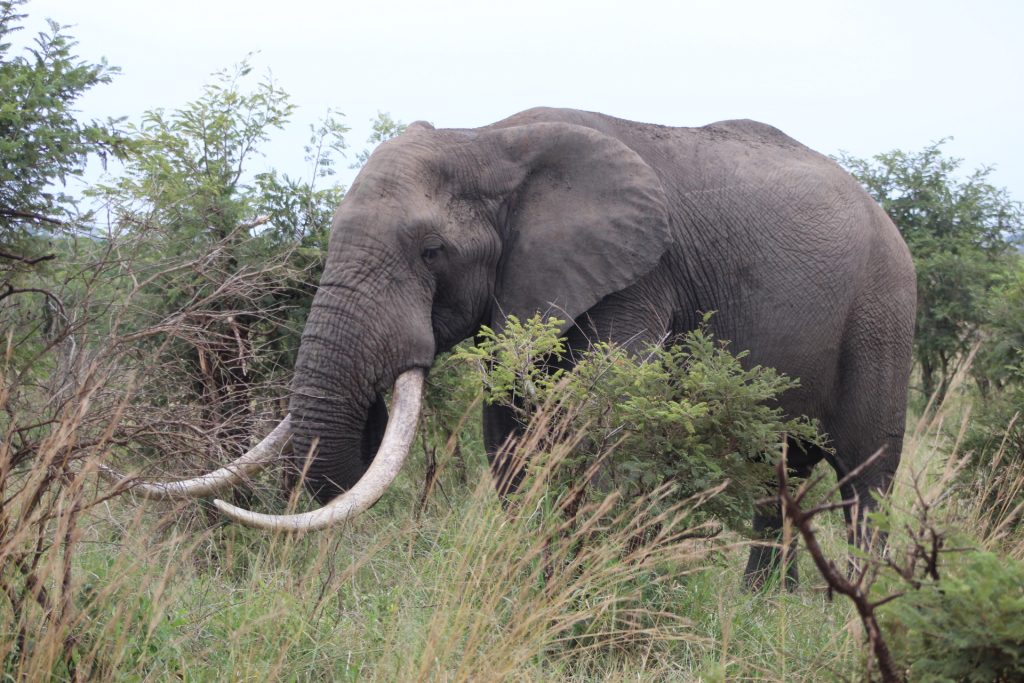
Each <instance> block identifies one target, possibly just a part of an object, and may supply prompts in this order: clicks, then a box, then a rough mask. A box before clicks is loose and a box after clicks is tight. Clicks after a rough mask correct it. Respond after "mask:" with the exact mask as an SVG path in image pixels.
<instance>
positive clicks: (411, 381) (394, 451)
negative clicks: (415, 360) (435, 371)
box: [213, 368, 426, 531]
mask: <svg viewBox="0 0 1024 683" xmlns="http://www.w3.org/2000/svg"><path fill="white" fill-rule="evenodd" d="M425 375H426V372H425V371H424V370H423V369H422V368H415V369H413V370H407V371H405V372H403V373H402V374H401V375H399V376H398V379H396V380H395V388H394V392H393V395H392V399H391V417H390V418H389V419H388V426H387V429H386V430H385V431H384V439H383V441H381V444H380V448H379V449H378V450H377V455H376V456H375V457H374V458H373V462H372V463H371V464H370V467H369V469H367V470H366V473H365V474H363V476H362V478H360V479H359V481H358V482H356V485H355V486H353V487H352V488H351V489H349V490H348V491H346V492H345V493H343V494H341V495H340V496H337V497H336V498H335V499H334V500H332V501H330V502H329V503H327V504H326V505H324V506H323V507H322V508H320V509H319V510H313V511H311V512H304V513H300V514H295V515H265V514H261V513H258V512H250V511H249V510H243V509H242V508H238V507H235V506H234V505H231V504H229V503H226V502H224V501H223V500H215V501H213V504H214V505H216V506H217V509H218V510H220V511H221V512H222V513H223V514H224V515H225V516H227V517H229V518H231V519H233V520H234V521H236V522H239V523H241V524H245V525H246V526H251V527H255V528H257V529H266V530H269V531H315V530H318V529H326V528H327V527H330V526H333V525H336V524H339V523H341V522H343V521H345V520H347V519H350V518H352V517H355V516H356V515H358V514H359V513H361V512H363V511H365V510H367V509H368V508H369V507H370V506H371V505H373V504H374V503H376V502H377V499H378V498H380V497H381V496H382V495H384V491H386V490H387V488H388V486H389V485H390V484H391V482H392V481H394V480H395V477H396V476H398V472H399V470H401V469H402V464H403V463H404V462H405V459H406V457H407V456H408V455H409V450H410V447H411V446H412V442H413V439H414V438H415V437H416V422H417V420H418V419H419V413H420V403H421V402H422V399H423V381H424V377H425Z"/></svg>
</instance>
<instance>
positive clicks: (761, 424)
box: [456, 316, 822, 529]
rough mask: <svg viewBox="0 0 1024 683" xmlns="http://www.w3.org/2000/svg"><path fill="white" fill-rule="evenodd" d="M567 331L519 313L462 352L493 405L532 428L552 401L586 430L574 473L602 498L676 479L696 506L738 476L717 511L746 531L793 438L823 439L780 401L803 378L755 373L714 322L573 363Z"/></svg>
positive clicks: (601, 347) (598, 351) (594, 351)
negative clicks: (633, 349) (636, 349)
mask: <svg viewBox="0 0 1024 683" xmlns="http://www.w3.org/2000/svg"><path fill="white" fill-rule="evenodd" d="M561 326H562V321H560V320H557V319H554V318H549V319H547V320H542V319H541V318H540V316H535V317H534V318H532V319H530V320H528V321H526V322H521V321H519V320H518V319H516V318H515V317H513V316H510V318H509V320H508V322H507V324H506V326H505V328H504V329H503V330H502V331H500V332H496V331H494V330H492V329H490V328H487V327H485V328H483V330H482V332H481V334H480V338H479V340H478V343H477V345H476V346H474V347H464V348H462V349H460V350H458V351H457V352H456V356H457V357H459V358H461V359H464V360H466V361H469V362H470V363H471V364H472V365H473V366H474V367H475V368H476V369H477V372H478V373H479V374H480V376H481V377H482V379H483V383H484V388H485V399H486V400H487V401H488V402H489V403H491V404H501V405H505V406H509V407H511V408H512V409H513V411H515V413H516V415H517V417H518V419H519V420H520V421H521V422H522V424H524V425H525V424H527V423H529V421H530V419H531V417H532V416H534V415H535V414H536V413H537V412H538V411H539V410H541V409H542V408H543V407H544V406H547V405H558V406H560V407H561V409H562V410H563V411H564V412H565V414H566V415H567V416H568V420H569V422H571V423H572V425H573V427H571V428H569V431H572V432H573V433H583V432H585V433H586V436H585V437H584V438H582V439H581V440H580V441H579V443H578V445H577V447H576V456H575V458H576V465H575V467H570V468H566V471H567V474H568V476H569V477H570V479H571V481H572V482H580V481H587V480H588V479H589V480H590V481H591V482H592V483H593V484H594V485H595V486H592V487H591V488H592V489H596V492H597V494H598V495H602V494H603V493H606V492H607V489H610V488H614V489H618V490H619V491H621V492H622V493H623V494H625V498H626V499H629V498H630V497H631V496H635V495H639V494H643V493H647V492H650V491H651V490H653V489H654V488H656V487H658V486H661V485H664V484H666V483H671V484H673V485H674V487H675V491H676V496H677V497H678V499H684V498H688V497H690V496H694V495H697V494H698V493H700V492H702V491H704V490H706V489H708V488H711V487H713V486H716V485H718V484H719V483H721V482H722V481H724V480H729V481H731V482H732V484H731V485H730V486H729V487H728V489H727V491H726V493H725V494H723V495H720V496H717V497H716V498H715V499H714V500H712V501H710V502H709V503H708V504H707V506H706V508H705V509H706V510H707V511H709V512H711V513H713V514H714V515H716V516H717V517H718V518H720V519H721V520H723V521H725V522H726V523H727V524H728V525H729V526H731V527H732V528H736V529H741V528H744V527H745V525H746V524H747V523H748V519H749V517H750V512H751V510H752V507H753V503H754V501H755V500H757V499H758V498H760V497H761V496H762V495H764V486H763V484H764V482H767V481H770V480H771V479H772V477H773V471H772V462H773V461H774V460H775V459H776V457H777V456H778V455H779V454H780V453H781V444H782V443H783V441H784V438H783V435H785V434H789V435H791V436H793V437H795V438H797V439H800V440H804V441H808V442H812V443H815V444H820V443H821V442H822V439H821V438H820V436H819V435H818V433H817V430H816V428H815V426H814V425H813V424H812V423H811V422H809V421H808V420H806V419H804V418H796V419H789V418H787V417H786V416H784V415H783V413H782V410H781V409H780V408H779V407H777V406H774V405H772V404H771V401H772V399H774V398H776V397H777V396H779V395H780V394H781V393H783V392H784V391H787V390H789V389H791V388H793V387H795V386H797V384H798V382H797V380H795V379H791V378H788V377H785V376H782V375H780V374H778V373H777V372H775V371H774V370H772V369H770V368H764V367H761V366H755V367H752V368H744V367H743V364H742V362H741V361H742V359H743V358H744V357H745V356H746V353H745V352H741V353H738V354H735V355H733V354H731V353H730V352H729V351H728V349H727V344H726V343H725V342H721V341H716V340H715V339H714V338H713V336H712V335H711V334H710V333H709V332H708V330H707V328H706V326H702V327H701V328H699V329H697V330H694V331H692V332H690V333H688V334H686V335H684V336H682V337H681V338H680V339H679V340H678V343H676V344H672V345H669V346H666V347H657V346H652V347H649V348H647V349H645V350H644V351H643V352H642V353H640V354H637V355H631V354H630V353H628V352H627V351H626V350H624V349H622V348H620V347H617V346H614V345H611V344H605V343H600V344H595V345H593V346H592V347H591V348H590V349H589V350H587V351H586V352H584V353H583V354H582V355H580V356H578V357H575V358H571V359H570V355H569V351H568V349H567V348H566V344H565V339H564V338H562V337H560V336H559V329H560V328H561ZM570 366H571V367H572V371H567V368H569V367H570ZM565 483H569V482H565Z"/></svg>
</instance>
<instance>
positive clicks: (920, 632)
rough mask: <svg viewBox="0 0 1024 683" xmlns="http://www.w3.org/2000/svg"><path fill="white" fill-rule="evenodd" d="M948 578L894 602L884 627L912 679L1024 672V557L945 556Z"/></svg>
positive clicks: (994, 677)
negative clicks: (1023, 558) (1021, 560)
mask: <svg viewBox="0 0 1024 683" xmlns="http://www.w3.org/2000/svg"><path fill="white" fill-rule="evenodd" d="M945 557H946V560H947V563H946V565H945V566H944V571H943V576H942V578H941V580H939V581H934V582H928V583H925V584H923V585H922V586H921V587H920V588H919V589H918V590H910V591H908V592H907V593H906V594H905V595H903V596H902V597H900V598H899V599H897V600H893V601H892V602H890V603H889V604H887V605H886V606H885V608H884V611H883V613H882V620H881V621H882V626H883V628H884V629H885V631H886V635H887V639H888V641H889V643H890V646H891V647H892V649H893V653H894V655H895V657H896V658H897V660H898V661H899V662H901V663H902V664H903V665H904V666H905V667H906V670H907V672H908V674H909V678H910V680H920V681H1019V680H1022V678H1024V563H1021V562H1019V561H1015V560H1012V559H1010V558H1007V557H1001V556H999V555H996V554H994V553H990V552H967V553H963V554H957V553H950V554H946V555H945Z"/></svg>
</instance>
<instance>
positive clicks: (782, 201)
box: [140, 108, 916, 582]
mask: <svg viewBox="0 0 1024 683" xmlns="http://www.w3.org/2000/svg"><path fill="white" fill-rule="evenodd" d="M915 301H916V294H915V275H914V268H913V265H912V263H911V259H910V255H909V253H908V251H907V247H906V245H905V244H904V242H903V240H902V239H901V237H900V234H899V232H897V230H896V228H895V227H894V225H893V224H892V222H891V221H890V220H889V218H888V217H887V216H886V214H885V213H884V212H883V211H882V210H881V209H880V208H879V206H878V205H877V204H875V202H874V201H872V199H871V198H870V197H869V196H868V195H867V194H866V193H865V192H864V190H863V189H862V188H861V187H860V186H859V185H858V184H857V182H856V181H855V180H854V179H853V178H851V177H850V176H849V175H848V174H847V173H846V172H844V171H843V170H842V169H841V168H839V166H837V165H836V164H835V163H833V162H832V161H831V160H829V159H828V158H826V157H824V156H822V155H820V154H818V153H816V152H813V151H811V150H810V149H808V148H806V147H804V146H803V145H801V144H800V143H798V142H796V141H795V140H793V139H791V138H789V137H787V136H786V135H785V134H783V133H782V132H780V131H779V130H777V129H775V128H772V127H771V126H767V125H764V124H761V123H756V122H754V121H748V120H739V121H723V122H719V123H713V124H710V125H707V126H703V127H700V128H671V127H665V126H657V125H650V124H642V123H634V122H631V121H625V120H621V119H616V118H612V117H610V116H605V115H601V114H596V113H590V112H583V111H573V110H566V109H547V108H539V109H531V110H528V111H525V112H522V113H519V114H516V115H514V116H512V117H510V118H508V119H505V120H503V121H499V122H498V123H495V124H492V125H489V126H484V127H482V128H476V129H434V128H433V127H432V126H431V125H430V124H426V123H415V124H412V125H411V126H409V128H408V130H407V131H406V132H405V133H404V134H402V135H401V136H399V137H397V138H395V139H393V140H391V141H388V142H386V143H384V144H383V145H381V146H380V147H379V148H378V149H377V150H376V151H375V152H374V153H373V154H372V156H371V157H370V159H369V161H368V162H367V163H366V165H365V167H364V168H363V169H362V171H361V172H360V173H359V176H358V178H357V179H356V180H355V182H354V184H353V185H352V188H351V189H350V190H349V192H348V195H347V196H346V198H345V200H344V202H343V203H342V205H341V207H340V208H339V209H338V211H337V213H336V215H335V217H334V222H333V226H332V230H331V237H330V245H329V249H328V256H327V262H326V266H325V269H324V272H323V277H322V279H321V281H320V287H319V290H318V292H317V294H316V297H315V299H314V301H313V305H312V310H311V311H310V314H309V319H308V322H307V323H306V327H305V331H304V332H303V335H302V342H301V346H300V349H299V353H298V359H297V362H296V368H295V376H294V382H293V393H292V396H291V402H290V418H289V419H290V422H288V421H286V422H285V423H284V424H282V425H281V426H280V427H279V428H278V429H277V430H275V432H274V434H272V436H271V437H268V440H267V441H266V442H265V443H264V444H262V445H261V446H260V447H259V449H257V450H256V451H254V452H253V453H250V454H247V455H246V456H243V458H242V459H241V460H240V461H238V462H236V463H232V464H231V465H229V466H228V467H226V468H224V469H222V470H219V471H218V472H216V473H213V474H211V475H206V476H205V477H200V478H198V479H195V480H190V481H186V482H178V483H176V484H146V485H143V486H142V487H141V488H140V491H141V492H142V493H143V494H144V495H152V496H154V497H161V496H175V495H195V494H198V495H206V494H208V493H210V492H212V491H214V490H219V489H222V488H224V487H225V486H230V485H231V484H232V483H233V482H234V481H236V480H237V478H238V476H239V474H240V473H242V472H248V471H250V470H252V469H255V468H258V467H260V466H262V465H263V464H265V462H266V461H267V460H269V459H272V458H273V457H275V454H276V451H277V450H278V449H279V447H280V443H281V441H282V439H284V438H286V436H287V434H288V432H289V430H290V431H291V435H292V436H291V438H292V445H293V449H294V453H295V454H297V455H298V456H306V455H307V454H308V453H309V452H310V450H311V449H313V451H315V454H314V455H313V457H312V459H311V460H310V461H309V463H308V469H307V470H306V472H305V478H304V481H305V484H306V486H307V487H308V489H309V491H310V492H311V493H312V494H313V495H314V496H315V497H316V499H317V500H318V501H320V502H322V503H324V504H325V507H323V508H320V509H319V510H316V511H313V512H309V513H304V514H300V515H292V516H274V515H259V514H255V513H251V512H247V511H244V510H239V509H238V508H234V507H233V506H230V505H228V504H226V503H224V502H222V501H218V502H217V505H218V506H219V507H220V508H221V510H222V511H224V512H225V513H226V514H228V515H229V516H231V517H233V518H235V519H237V520H239V521H242V522H245V523H248V524H253V525H256V526H264V527H269V528H299V527H301V528H310V527H313V528H319V527H324V526H327V525H329V524H331V523H334V522H337V521H339V520H341V519H344V518H345V517H347V516H350V515H351V514H355V513H358V512H359V511H361V510H363V509H365V508H366V507H368V506H369V505H371V504H372V503H373V502H374V501H375V500H376V499H377V498H379V497H380V495H381V494H382V493H383V491H384V489H385V488H386V487H387V485H388V484H389V483H390V481H391V480H392V479H393V477H394V476H395V474H396V473H397V472H398V469H399V468H400V467H401V464H402V460H403V458H404V457H405V455H406V453H407V451H408V446H409V443H410V442H411V439H412V438H413V433H414V431H415V424H416V419H417V414H418V408H419V398H420V393H421V389H422V383H423V378H424V375H425V373H426V372H427V370H428V369H429V368H430V366H431V364H432V362H433V360H434V357H435V356H436V355H437V354H438V353H441V352H443V351H445V350H447V349H450V348H451V347H452V346H453V345H454V344H456V343H457V342H459V341H460V340H463V339H465V338H467V337H469V336H471V335H473V334H474V333H475V332H476V331H477V330H478V329H479V328H480V326H481V324H485V323H486V324H488V325H491V326H492V327H498V328H500V327H501V326H502V322H503V320H505V318H506V317H507V316H509V315H513V314H514V315H517V316H519V317H520V318H525V317H529V316H530V315H531V314H533V313H534V312H536V311H555V312H557V313H558V315H559V317H561V318H564V319H566V320H567V321H568V322H567V323H566V328H565V332H566V334H567V336H568V338H569V345H570V347H583V346H585V345H587V344H588V342H589V341H590V340H592V339H594V338H598V339H602V340H610V341H613V342H617V343H618V344H622V345H625V346H627V347H636V346H638V345H640V344H647V343H657V342H660V341H662V340H665V339H670V338H672V336H673V335H677V334H679V333H683V332H685V331H688V330H691V329H693V328H694V327H695V326H696V325H698V323H699V322H700V320H701V319H702V314H703V313H704V312H707V311H716V314H715V315H714V317H713V318H712V330H713V332H714V334H715V335H716V336H718V337H719V338H722V339H728V340H731V342H732V345H733V348H736V349H749V351H750V355H749V357H748V361H749V363H751V364H760V365H765V366H770V367H773V368H776V369H777V370H779V371H781V372H784V373H786V374H788V375H791V376H794V377H797V378H799V379H800V380H801V384H800V387H799V388H798V389H794V390H791V391H789V392H787V393H785V394H784V395H782V396H781V398H780V399H779V401H780V405H781V406H782V407H783V408H784V410H785V411H786V413H787V414H789V415H791V416H795V415H806V416H808V417H810V418H814V419H816V420H818V421H819V422H820V424H821V427H822V429H823V430H824V431H825V432H826V433H827V434H828V435H829V438H830V446H831V447H832V448H831V449H829V450H826V449H821V448H816V447H808V448H807V449H806V450H794V451H792V452H791V461H790V464H791V465H792V466H793V467H794V468H795V469H798V470H807V469H809V468H810V467H811V466H813V465H814V464H815V463H816V462H818V461H819V460H821V459H825V460H827V461H828V463H829V464H830V465H831V466H832V467H833V468H835V470H836V471H837V472H838V473H839V474H840V475H842V474H845V473H847V472H849V471H851V470H852V469H854V468H855V467H857V466H858V465H859V464H860V463H863V462H864V461H865V459H867V458H868V457H869V456H870V455H871V454H872V453H874V452H875V451H876V450H877V449H879V448H884V449H885V451H884V455H883V456H882V457H881V458H879V459H877V460H876V461H875V462H874V463H873V464H872V466H871V467H868V468H865V469H864V470H863V471H861V472H860V473H859V474H858V475H857V476H856V477H855V478H854V479H853V480H852V481H850V482H849V483H848V484H847V485H846V486H844V488H843V494H844V496H845V497H847V498H853V497H855V496H857V497H859V500H860V506H859V508H858V509H859V510H860V513H861V514H863V512H864V510H866V509H869V508H870V507H872V505H873V501H872V497H871V495H869V492H870V491H872V490H874V491H883V492H884V491H886V490H887V489H888V487H889V485H890V482H891V480H892V477H893V474H894V472H895V470H896V466H897V464H898V462H899V458H900V449H901V447H902V441H903V432H904V421H905V412H906V390H907V381H908V375H909V372H910V366H911V341H912V335H913V329H914V315H915ZM393 385H395V398H394V401H393V405H392V417H391V420H390V421H389V420H388V412H387V410H386V408H385V404H384V401H383V399H382V396H383V395H384V393H385V392H386V391H387V389H388V388H390V387H392V386H393ZM385 427H386V429H385ZM515 429H516V425H515V422H514V420H513V419H512V416H511V414H510V413H509V412H508V411H507V409H502V408H500V407H488V408H487V409H485V411H484V431H485V441H486V446H487V450H488V453H489V454H490V456H491V459H492V466H493V468H494V470H495V472H496V473H497V474H498V475H499V477H500V476H501V475H507V474H508V473H507V472H505V471H504V469H505V467H506V464H505V463H503V462H498V461H496V459H495V453H497V452H498V450H499V446H500V445H501V444H502V443H503V442H504V440H505V439H506V438H507V437H508V436H509V435H510V434H511V433H513V432H514V430H515ZM378 449H379V452H378ZM375 454H376V455H375ZM681 457H682V456H681ZM303 459H304V457H303ZM371 465H372V466H371ZM856 514H857V513H856V512H853V513H849V514H848V515H847V517H848V521H849V522H851V523H853V522H856V521H857V520H856V519H853V518H852V517H853V516H855V515H856ZM779 526H780V524H779V520H778V512H777V511H766V512H762V513H759V514H757V515H756V518H755V527H756V528H758V529H761V530H764V529H773V528H775V529H777V528H779ZM772 561H774V560H773V558H772V557H771V553H769V552H766V551H761V550H757V549H755V550H754V551H753V552H752V555H751V559H750V562H749V563H748V567H747V575H748V577H753V580H754V581H755V582H756V581H757V577H758V576H759V573H760V572H763V571H764V570H765V569H766V568H767V567H768V566H769V565H770V563H771V562H772Z"/></svg>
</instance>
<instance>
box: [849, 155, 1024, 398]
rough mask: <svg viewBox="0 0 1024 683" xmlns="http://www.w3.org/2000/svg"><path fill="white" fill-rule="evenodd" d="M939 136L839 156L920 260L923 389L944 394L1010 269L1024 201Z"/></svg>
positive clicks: (919, 344)
mask: <svg viewBox="0 0 1024 683" xmlns="http://www.w3.org/2000/svg"><path fill="white" fill-rule="evenodd" d="M945 142H946V141H945V140H940V141H939V142H936V143H934V144H932V145H929V146H928V147H926V148H924V149H923V150H921V151H920V152H903V151H899V150H896V151H892V152H887V153H884V154H878V155H876V156H874V157H872V158H871V159H858V158H856V157H852V156H848V155H843V156H842V157H841V158H840V162H841V163H842V164H843V165H844V166H846V167H847V169H849V170H850V172H851V173H853V175H854V176H855V177H856V178H857V179H858V180H860V182H861V183H863V184H864V186H865V187H866V188H867V190H868V192H870V193H871V195H872V196H873V197H874V198H875V199H876V200H877V201H878V202H879V204H881V206H882V208H883V209H885V211H886V212H887V213H888V214H889V216H890V217H891V218H892V220H893V222H894V223H895V224H896V226H897V227H898V228H899V230H900V233H901V234H902V235H903V238H904V239H905V240H906V242H907V245H908V246H909V247H910V251H911V254H912V255H913V257H914V265H915V266H916V268H917V291H918V302H917V303H918V305H917V328H916V335H915V342H914V343H915V355H916V360H917V362H918V363H919V365H920V369H921V379H922V385H923V387H922V388H923V390H924V393H925V394H926V395H927V396H931V395H933V394H934V393H936V392H937V393H938V395H939V396H940V397H941V396H942V395H944V394H945V391H946V389H947V387H948V385H949V381H950V379H951V378H952V376H953V374H954V372H955V371H956V369H957V363H958V362H959V360H961V359H963V358H965V357H966V354H967V351H968V350H969V349H970V348H971V347H972V346H973V344H974V343H975V342H976V341H977V339H978V337H979V332H980V330H981V328H982V326H983V325H984V324H985V323H986V322H987V321H988V319H989V317H988V316H989V296H988V292H989V290H990V289H991V288H992V287H993V286H995V285H996V284H998V283H999V282H1000V281H1001V279H1002V278H1003V277H1004V275H1005V273H1006V271H1007V268H1008V263H1009V261H1010V259H1011V258H1012V256H1013V254H1014V246H1015V244H1016V243H1017V242H1018V240H1019V239H1020V237H1021V235H1022V232H1021V231H1022V219H1024V209H1022V206H1021V204H1020V202H1016V201H1013V200H1012V199H1011V198H1010V197H1009V195H1008V194H1007V192H1006V190H1005V189H1000V188H997V187H995V186H994V185H992V184H991V183H990V182H989V176H990V174H991V171H992V169H991V168H990V167H982V168H979V169H976V170H974V171H973V172H971V173H969V174H967V175H963V174H961V172H960V167H961V165H962V160H961V159H956V158H951V157H948V156H946V155H945V154H944V153H943V150H942V145H943V144H944V143H945Z"/></svg>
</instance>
